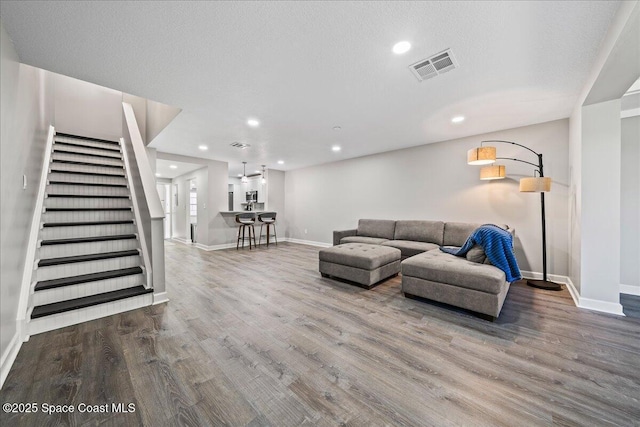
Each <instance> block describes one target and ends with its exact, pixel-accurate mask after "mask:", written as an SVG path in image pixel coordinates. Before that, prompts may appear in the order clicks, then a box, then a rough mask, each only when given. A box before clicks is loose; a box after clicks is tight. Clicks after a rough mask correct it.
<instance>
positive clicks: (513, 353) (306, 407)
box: [0, 243, 640, 426]
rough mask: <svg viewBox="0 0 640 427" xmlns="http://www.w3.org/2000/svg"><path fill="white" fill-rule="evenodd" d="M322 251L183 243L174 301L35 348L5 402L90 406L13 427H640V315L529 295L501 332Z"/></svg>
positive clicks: (630, 307)
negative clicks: (357, 279) (361, 282)
mask: <svg viewBox="0 0 640 427" xmlns="http://www.w3.org/2000/svg"><path fill="white" fill-rule="evenodd" d="M318 250H319V249H318V248H314V247H310V246H304V245H297V244H290V243H281V244H279V245H278V246H270V247H269V248H268V249H266V248H263V247H260V248H259V249H258V250H253V251H249V250H247V249H245V250H243V251H236V250H235V249H231V250H225V251H213V252H204V251H200V250H198V249H194V248H192V247H189V246H186V245H175V244H174V245H167V246H166V260H167V265H166V274H167V291H168V292H169V296H170V298H171V301H170V302H169V303H168V304H163V305H159V306H154V307H148V308H145V309H140V310H135V311H131V312H127V313H123V314H120V315H117V316H111V317H108V318H104V319H99V320H96V321H93V322H88V323H84V324H81V325H77V326H71V327H68V328H64V329H60V330H57V331H52V332H48V333H44V334H40V335H36V336H33V337H31V339H30V341H29V342H26V343H24V344H23V346H22V349H21V350H20V353H19V355H18V357H17V359H16V362H15V364H14V366H13V368H12V369H11V372H10V373H9V376H8V378H7V380H6V382H5V385H4V388H3V390H2V391H1V392H0V396H1V401H2V403H3V404H4V403H14V402H16V403H17V402H36V403H38V404H40V405H42V404H44V403H48V404H56V405H74V407H75V408H76V411H75V412H74V413H62V414H53V415H46V414H43V413H42V412H41V411H40V412H38V413H36V414H8V413H2V414H0V424H2V425H12V426H13V425H21V426H40V425H113V426H123V425H126V426H135V425H145V426H162V425H193V426H208V425H211V426H221V425H228V426H312V425H313V426H333V425H342V426H346V425H349V426H386V425H393V426H442V425H461V426H538V425H540V426H548V425H562V426H608V425H611V426H614V425H615V426H634V425H640V401H639V400H640V319H639V318H638V317H637V316H629V317H617V316H612V315H607V314H601V313H595V312H590V311H587V310H582V309H578V308H576V307H575V306H574V304H573V302H572V300H571V297H570V295H569V294H568V292H567V291H562V292H550V291H544V290H541V289H535V288H531V287H528V286H526V285H524V284H523V283H515V284H514V285H512V287H511V290H510V291H509V294H508V295H507V299H506V301H505V304H504V307H503V310H502V313H501V315H500V317H499V318H498V319H497V320H496V321H495V322H493V323H491V322H488V321H485V320H482V319H480V318H478V317H475V316H474V315H473V314H471V313H468V312H466V311H464V310H461V309H456V308H453V307H449V306H445V305H442V304H437V303H433V302H425V301H421V300H414V299H408V298H404V296H403V295H402V294H401V292H400V277H396V278H393V279H391V280H388V281H386V282H384V283H382V284H381V285H379V286H377V287H375V288H373V289H372V290H365V289H362V288H359V287H355V286H351V285H349V284H346V283H342V282H338V281H334V280H331V279H325V278H321V277H320V274H319V273H318V271H317V268H318V265H317V264H318ZM624 304H625V312H628V313H629V314H632V313H638V312H640V300H639V299H638V298H625V300H624ZM81 403H84V404H88V405H105V404H109V405H110V404H111V403H123V404H125V405H127V404H129V403H133V404H134V405H135V411H134V412H120V413H113V412H108V413H106V412H102V413H101V412H97V413H96V412H92V413H86V412H85V413H80V412H78V410H77V408H79V406H78V405H80V404H81ZM109 409H111V407H109Z"/></svg>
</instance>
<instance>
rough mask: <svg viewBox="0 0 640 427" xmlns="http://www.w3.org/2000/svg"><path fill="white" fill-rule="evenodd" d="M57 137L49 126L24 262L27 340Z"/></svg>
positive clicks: (22, 317) (22, 309)
mask: <svg viewBox="0 0 640 427" xmlns="http://www.w3.org/2000/svg"><path fill="white" fill-rule="evenodd" d="M55 136H56V130H55V128H54V127H53V126H49V132H48V134H47V142H46V144H45V149H44V158H43V159H42V172H41V174H40V183H39V186H38V195H37V196H36V206H35V207H34V209H33V218H32V219H31V230H30V231H29V243H28V245H27V254H26V256H25V259H24V260H25V261H24V270H23V272H22V287H21V288H20V300H19V302H18V318H17V324H18V328H19V329H18V333H19V334H20V338H21V339H22V340H24V339H25V338H26V329H27V328H26V325H25V321H26V319H27V318H28V313H27V312H28V310H29V305H30V296H31V287H32V285H33V283H32V280H31V279H32V278H33V271H34V270H35V263H36V259H35V258H36V249H37V248H38V233H39V232H40V222H41V220H42V211H43V210H44V208H43V206H44V195H45V191H46V188H47V175H48V174H49V166H50V164H51V157H52V154H53V140H54V138H55Z"/></svg>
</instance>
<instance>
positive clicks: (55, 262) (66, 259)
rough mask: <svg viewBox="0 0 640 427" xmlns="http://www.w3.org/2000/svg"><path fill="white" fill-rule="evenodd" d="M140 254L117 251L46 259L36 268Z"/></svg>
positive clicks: (134, 251) (138, 253)
mask: <svg viewBox="0 0 640 427" xmlns="http://www.w3.org/2000/svg"><path fill="white" fill-rule="evenodd" d="M138 255H140V252H138V250H137V249H132V250H129V251H118V252H103V253H100V254H88V255H76V256H66V257H60V258H48V259H41V260H40V261H39V262H38V267H48V266H51V265H60V264H73V263H76V262H86V261H97V260H101V259H111V258H123V257H127V256H138Z"/></svg>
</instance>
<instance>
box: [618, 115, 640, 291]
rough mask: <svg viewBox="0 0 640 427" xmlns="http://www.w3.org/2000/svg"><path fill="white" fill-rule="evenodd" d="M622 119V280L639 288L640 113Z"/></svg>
mask: <svg viewBox="0 0 640 427" xmlns="http://www.w3.org/2000/svg"><path fill="white" fill-rule="evenodd" d="M621 122H622V123H621V141H622V147H621V159H622V163H621V177H620V282H621V284H622V285H626V286H630V287H634V288H636V289H637V290H638V291H640V262H639V261H640V238H639V236H640V167H638V165H640V116H634V117H628V118H625V119H622V121H621Z"/></svg>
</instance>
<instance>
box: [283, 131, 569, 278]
mask: <svg viewBox="0 0 640 427" xmlns="http://www.w3.org/2000/svg"><path fill="white" fill-rule="evenodd" d="M568 125H569V122H568V120H566V119H564V120H557V121H553V122H548V123H542V124H538V125H533V126H526V127H521V128H516V129H509V130H504V131H500V132H494V133H491V134H485V135H478V136H474V137H469V138H463V139H457V140H452V141H446V142H441V143H436V144H428V145H423V146H419V147H414V148H408V149H404V150H397V151H390V152H387V153H382V154H376V155H372V156H366V157H361V158H356V159H350V160H345V161H340V162H334V163H329V164H325V165H320V166H314V167H309V168H305V169H298V170H294V171H290V172H289V171H287V172H286V173H285V214H286V223H287V236H288V237H291V238H294V239H301V240H310V241H317V242H323V243H331V242H332V231H333V230H339V229H349V228H355V227H356V225H357V221H358V219H359V218H388V219H429V220H443V221H468V222H479V223H487V222H488V223H506V224H508V225H510V226H512V227H515V229H516V254H517V257H518V261H519V263H520V267H521V269H522V270H525V271H536V272H541V271H542V242H541V240H542V236H541V230H540V229H541V218H540V197H539V195H538V194H531V193H520V192H519V191H518V185H519V178H521V177H522V176H531V175H532V174H533V167H531V166H528V165H523V164H521V163H516V162H504V164H505V165H506V166H507V176H508V179H505V180H500V181H492V182H485V181H480V180H479V172H480V169H479V167H477V166H469V165H467V163H466V153H467V150H468V149H470V148H473V147H476V146H478V145H479V144H480V141H481V140H484V139H502V140H508V141H514V142H518V143H520V144H523V145H526V146H528V147H530V148H532V149H533V150H535V151H537V152H540V153H542V154H543V155H544V162H545V163H544V166H545V175H546V176H550V177H552V178H553V186H552V191H551V192H550V193H548V194H547V195H546V206H547V245H548V248H547V249H548V270H549V272H550V273H553V274H560V275H566V274H567V267H568V260H567V241H568V238H567V230H568V227H567V217H568V214H567V195H568V179H569V176H568V168H567V165H568V137H569V135H568ZM496 147H497V150H498V156H501V157H516V158H520V159H522V160H527V161H531V162H534V163H535V162H537V158H536V156H534V155H533V154H532V153H530V152H529V151H526V150H524V149H519V148H517V147H513V146H511V145H508V144H496ZM305 230H306V233H305Z"/></svg>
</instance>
